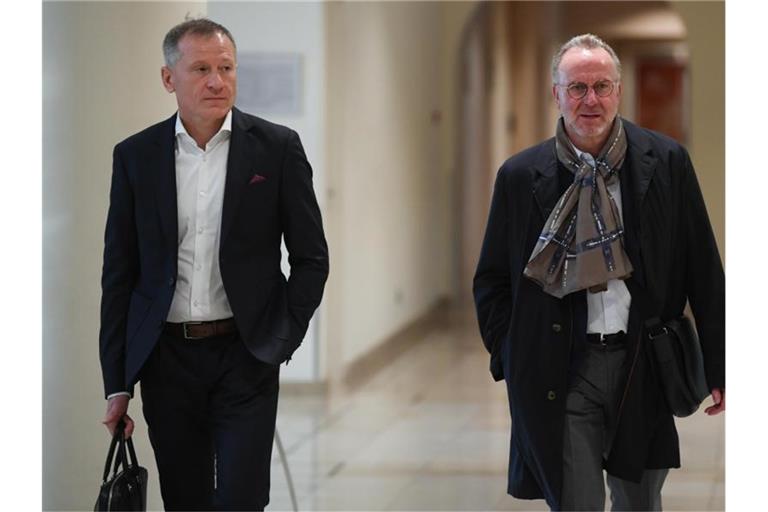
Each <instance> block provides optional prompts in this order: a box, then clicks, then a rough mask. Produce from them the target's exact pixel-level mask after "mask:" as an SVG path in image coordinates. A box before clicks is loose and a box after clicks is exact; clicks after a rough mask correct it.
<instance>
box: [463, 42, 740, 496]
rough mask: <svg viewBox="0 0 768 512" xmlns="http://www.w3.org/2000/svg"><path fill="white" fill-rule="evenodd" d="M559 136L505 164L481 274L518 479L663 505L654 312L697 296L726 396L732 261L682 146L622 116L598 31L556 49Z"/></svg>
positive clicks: (672, 313) (673, 461)
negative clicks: (727, 269)
mask: <svg viewBox="0 0 768 512" xmlns="http://www.w3.org/2000/svg"><path fill="white" fill-rule="evenodd" d="M552 80H553V86H552V93H553V95H554V98H555V101H556V102H557V105H558V108H559V110H560V113H561V118H560V119H559V121H558V128H557V134H556V136H555V137H554V138H552V139H549V140H547V141H545V142H543V143H541V144H539V145H537V146H534V147H532V148H529V149H527V150H525V151H523V152H521V153H519V154H517V155H515V156H513V157H511V158H510V159H509V160H507V161H506V162H505V163H504V164H503V165H502V167H501V169H500V170H499V173H498V175H497V178H496V184H495V189H494V193H493V199H492V203H491V210H490V214H489V219H488V225H487V230H486V234H485V240H484V242H483V248H482V252H481V255H480V260H479V263H478V266H477V272H476V274H475V279H474V296H475V305H476V308H477V315H478V321H479V324H480V331H481V333H482V337H483V342H484V344H485V346H486V348H487V349H488V351H489V352H490V353H491V373H492V374H493V376H494V378H495V379H496V380H501V379H505V380H506V383H507V392H508V396H509V407H510V413H511V416H512V437H511V442H510V460H509V475H508V480H509V481H508V492H509V493H510V494H511V495H513V496H516V497H519V498H524V499H536V498H544V499H546V501H547V503H548V505H549V506H550V507H551V508H552V509H555V510H603V508H604V504H605V491H604V479H603V478H604V475H603V471H604V470H605V471H607V474H608V475H607V482H608V486H609V488H610V489H611V499H612V501H613V507H614V508H613V510H660V509H661V488H662V485H663V483H664V479H665V477H666V475H667V472H668V470H669V468H672V467H679V466H680V454H679V444H678V437H677V432H676V430H675V424H674V421H673V417H672V414H671V412H670V410H669V407H668V406H667V405H666V403H665V401H664V398H663V396H662V394H661V392H660V384H659V380H658V376H656V375H654V373H653V369H652V367H651V366H650V364H651V362H650V360H649V356H650V353H649V352H647V347H646V343H645V342H643V341H642V339H643V338H644V325H645V322H646V320H648V319H651V318H654V317H659V318H661V319H663V320H665V321H666V320H671V319H673V318H676V317H678V316H680V315H681V314H682V313H683V309H684V307H685V304H686V301H688V302H689V303H690V305H691V308H692V310H693V314H694V316H695V320H696V327H697V329H698V334H699V338H700V341H701V344H702V349H703V353H704V363H705V370H706V377H707V381H708V385H709V389H710V390H711V392H712V398H713V400H714V405H712V406H710V407H708V408H707V409H706V412H707V414H710V415H714V414H718V413H720V412H722V411H724V410H725V364H724V353H725V348H724V344H725V343H724V342H725V340H724V291H725V290H724V280H725V278H724V274H723V269H722V264H721V261H720V256H719V254H718V251H717V246H716V244H715V239H714V236H713V234H712V229H711V227H710V223H709V219H708V217H707V212H706V209H705V206H704V201H703V199H702V195H701V192H700V189H699V185H698V183H697V180H696V175H695V173H694V170H693V166H692V165H691V161H690V158H689V157H688V153H687V152H686V150H685V149H684V148H683V147H682V146H680V145H679V144H677V143H676V142H675V141H673V140H672V139H670V138H668V137H665V136H663V135H661V134H658V133H655V132H652V131H650V130H646V129H643V128H640V127H638V126H635V125H633V124H632V123H630V122H628V121H626V120H623V119H622V118H621V117H620V116H618V107H619V98H620V94H621V82H620V80H621V66H620V63H619V59H618V58H617V57H616V54H615V53H614V51H613V50H612V49H611V48H610V46H608V45H607V44H605V43H604V42H603V41H602V40H600V39H599V38H597V37H596V36H593V35H591V34H585V35H582V36H577V37H574V38H573V39H571V40H570V41H569V42H567V43H566V44H565V45H563V47H561V49H560V50H559V51H558V53H557V54H556V55H555V58H554V59H553V65H552Z"/></svg>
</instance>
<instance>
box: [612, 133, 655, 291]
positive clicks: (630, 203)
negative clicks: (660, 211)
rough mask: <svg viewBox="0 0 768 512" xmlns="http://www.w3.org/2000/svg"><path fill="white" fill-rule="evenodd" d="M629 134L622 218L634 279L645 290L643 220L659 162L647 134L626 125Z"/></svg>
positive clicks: (622, 190) (622, 191)
mask: <svg viewBox="0 0 768 512" xmlns="http://www.w3.org/2000/svg"><path fill="white" fill-rule="evenodd" d="M624 127H625V130H626V132H627V142H628V147H627V156H626V159H625V161H624V166H623V170H622V171H621V172H620V177H621V181H620V183H621V198H622V215H623V217H624V231H625V235H624V245H625V248H626V251H627V255H628V256H629V259H630V261H631V262H632V266H633V267H634V269H635V270H634V273H633V277H634V278H635V280H636V281H637V283H638V284H639V285H641V286H645V271H644V268H643V259H642V253H643V250H642V240H643V237H642V219H643V218H644V217H643V207H644V202H645V195H646V193H647V192H648V187H649V186H650V184H651V181H652V180H653V175H654V173H655V172H656V166H657V164H658V158H656V156H655V155H654V154H653V150H652V149H651V148H650V146H648V144H647V141H646V140H645V137H643V134H642V133H641V132H640V131H639V130H638V129H637V127H635V125H633V124H632V123H629V122H627V121H626V120H625V121H624Z"/></svg>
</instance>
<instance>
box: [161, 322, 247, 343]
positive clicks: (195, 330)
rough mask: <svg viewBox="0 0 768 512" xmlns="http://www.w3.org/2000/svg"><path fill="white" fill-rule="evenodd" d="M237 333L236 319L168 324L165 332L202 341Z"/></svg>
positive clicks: (186, 338)
mask: <svg viewBox="0 0 768 512" xmlns="http://www.w3.org/2000/svg"><path fill="white" fill-rule="evenodd" d="M235 331H237V325H236V324H235V319H234V318H227V319H224V320H212V321H210V322H184V323H180V324H177V323H173V322H166V323H165V327H164V328H163V332H165V333H167V334H170V335H171V336H175V337H177V338H184V339H185V340H202V339H205V338H210V337H211V336H221V335H223V334H230V333H233V332H235Z"/></svg>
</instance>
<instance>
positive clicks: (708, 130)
mask: <svg viewBox="0 0 768 512" xmlns="http://www.w3.org/2000/svg"><path fill="white" fill-rule="evenodd" d="M672 6H673V7H674V9H675V10H676V11H677V12H678V13H680V16H681V17H682V19H683V21H684V22H685V25H686V29H687V30H688V49H689V54H690V73H691V76H690V83H691V142H690V144H689V145H688V149H689V151H690V153H691V159H692V160H693V164H694V166H695V167H696V175H697V176H698V178H699V183H700V185H701V189H702V193H703V195H704V200H705V201H706V203H707V209H708V210H709V218H710V221H711V222H712V229H713V230H714V231H715V237H716V238H717V245H718V247H719V248H720V256H721V258H723V260H725V2H673V3H672Z"/></svg>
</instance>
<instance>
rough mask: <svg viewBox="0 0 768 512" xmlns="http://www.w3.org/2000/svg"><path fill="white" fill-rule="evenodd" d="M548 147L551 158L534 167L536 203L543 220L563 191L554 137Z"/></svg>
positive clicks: (544, 220)
mask: <svg viewBox="0 0 768 512" xmlns="http://www.w3.org/2000/svg"><path fill="white" fill-rule="evenodd" d="M547 149H551V151H548V153H549V155H550V158H548V159H546V160H544V161H542V162H541V163H539V164H536V167H534V168H533V172H534V177H533V195H534V197H535V198H536V205H537V206H538V207H539V213H540V214H541V217H542V222H546V221H547V218H549V214H550V213H551V212H552V209H553V208H554V207H555V204H556V203H557V200H558V199H560V196H561V195H562V193H563V190H561V189H560V188H561V187H560V180H559V179H558V165H557V158H556V156H555V148H554V139H552V144H550V145H548V146H547Z"/></svg>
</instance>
